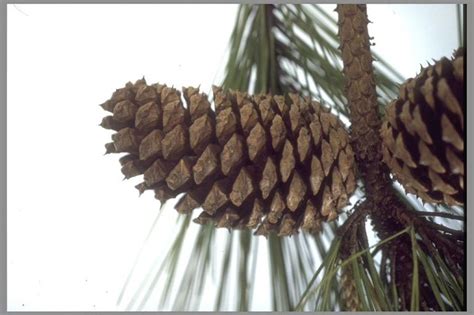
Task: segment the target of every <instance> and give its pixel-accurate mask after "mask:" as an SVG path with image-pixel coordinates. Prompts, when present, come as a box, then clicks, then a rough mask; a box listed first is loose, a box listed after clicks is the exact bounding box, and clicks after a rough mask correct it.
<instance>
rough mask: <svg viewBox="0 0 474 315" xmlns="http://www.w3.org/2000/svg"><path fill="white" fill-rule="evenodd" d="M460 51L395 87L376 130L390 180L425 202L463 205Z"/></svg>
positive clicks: (462, 58) (461, 71) (463, 106)
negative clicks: (393, 97)
mask: <svg viewBox="0 0 474 315" xmlns="http://www.w3.org/2000/svg"><path fill="white" fill-rule="evenodd" d="M465 111H466V100H465V88H464V52H463V50H462V49H459V50H458V51H457V52H456V53H455V54H454V58H453V59H452V60H449V59H447V58H442V59H441V60H439V61H437V62H436V63H435V64H434V65H431V66H428V67H427V68H425V69H422V70H421V72H420V74H419V75H418V76H416V77H415V78H414V79H409V80H407V81H406V82H405V83H404V84H403V85H402V86H401V87H400V96H399V98H398V99H396V100H394V101H392V103H390V105H389V106H388V109H387V113H386V119H385V122H384V123H383V125H382V128H381V135H382V138H383V158H384V161H385V163H386V164H387V165H388V166H389V168H390V169H391V171H392V173H393V174H394V175H395V178H396V179H397V180H398V181H399V182H400V183H401V184H402V185H403V186H404V187H405V189H406V190H407V192H410V193H413V194H415V195H417V196H418V197H420V198H421V199H423V200H424V201H425V202H429V203H441V202H443V203H445V204H447V205H463V204H464V112H465Z"/></svg>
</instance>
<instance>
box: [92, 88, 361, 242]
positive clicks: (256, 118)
mask: <svg viewBox="0 0 474 315" xmlns="http://www.w3.org/2000/svg"><path fill="white" fill-rule="evenodd" d="M213 94H214V104H215V111H214V110H212V109H211V104H210V103H209V101H208V98H207V96H206V95H205V94H202V93H199V90H198V89H195V88H183V96H184V99H185V101H186V104H187V106H186V107H184V106H183V103H182V100H181V93H180V92H179V91H177V90H176V89H174V88H170V87H167V86H165V85H160V84H153V85H147V84H146V82H145V80H144V79H142V80H139V81H137V82H136V83H135V84H132V83H127V85H126V86H125V87H124V88H121V89H118V90H117V91H116V92H115V93H114V94H113V95H112V98H111V99H110V100H108V101H106V102H105V103H104V104H102V105H101V106H102V107H103V108H104V109H105V110H107V111H110V112H112V113H113V115H112V116H107V117H105V118H104V119H103V121H102V123H101V126H102V127H104V128H107V129H113V130H116V131H117V133H115V134H114V135H112V140H113V142H112V143H108V144H106V149H107V153H113V152H114V153H118V152H126V153H127V154H126V155H125V156H123V157H122V158H121V159H120V162H121V164H122V172H123V174H124V175H125V177H126V178H130V177H133V176H136V175H140V174H143V175H144V182H143V183H141V184H139V185H138V186H137V188H138V189H139V190H140V192H143V191H145V190H147V189H152V190H154V191H155V197H156V198H157V199H159V200H160V201H161V202H164V201H166V200H168V199H170V198H173V197H175V196H177V195H178V194H180V193H183V192H184V193H185V194H184V195H183V196H182V197H181V199H180V200H179V202H178V203H177V205H176V209H177V211H178V212H180V213H190V212H191V211H192V210H193V209H195V208H198V207H202V208H203V209H204V211H203V212H202V213H201V214H200V215H199V216H198V217H197V218H196V219H195V222H197V223H201V224H204V223H209V222H212V223H214V224H215V225H216V226H218V227H227V228H257V231H256V234H259V235H267V234H268V232H270V231H276V232H278V234H279V235H291V234H294V233H296V232H297V230H298V229H299V228H300V227H302V228H303V229H305V230H307V231H310V232H312V233H314V232H316V231H320V229H321V222H322V221H325V220H333V219H335V218H336V217H337V215H338V211H339V210H340V209H341V208H342V207H344V206H345V205H346V204H347V202H348V198H349V196H350V195H351V193H352V192H353V191H354V190H355V187H356V180H355V174H354V168H355V167H354V155H353V151H352V149H351V147H350V145H349V141H348V134H347V132H346V130H345V129H344V127H343V125H342V123H341V122H340V121H339V120H338V119H337V117H336V116H334V115H333V114H331V113H330V112H329V110H328V109H326V108H324V107H322V106H321V105H320V104H319V103H318V102H315V101H311V100H309V99H307V98H305V99H301V98H300V97H299V96H297V95H296V94H289V95H288V96H287V97H286V98H285V97H284V96H271V95H258V96H249V95H247V94H245V93H241V92H233V91H231V92H225V91H223V90H222V89H220V88H217V87H214V88H213Z"/></svg>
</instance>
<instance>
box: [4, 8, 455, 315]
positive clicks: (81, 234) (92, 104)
mask: <svg viewBox="0 0 474 315" xmlns="http://www.w3.org/2000/svg"><path fill="white" fill-rule="evenodd" d="M326 7H328V9H331V10H332V9H333V6H328V5H326ZM236 9H237V5H188V4H186V5H184V4H180V5H19V4H17V5H15V6H14V5H11V4H10V5H8V48H7V49H8V73H7V78H8V88H7V92H8V95H7V102H8V107H7V111H8V116H7V124H8V126H7V128H8V130H7V132H8V136H7V159H8V160H7V161H8V167H7V172H8V181H7V184H8V185H7V187H8V191H7V193H8V203H7V207H8V310H9V311H16V310H28V311H35V310H43V311H47V310H49V311H52V310H65V311H66V310H70V311H79V310H117V309H121V308H117V306H116V301H117V297H118V294H119V292H120V289H121V287H122V285H123V283H124V281H125V278H126V277H127V275H128V273H129V271H130V269H131V267H132V265H133V262H134V260H135V257H136V255H137V253H138V252H139V250H140V248H141V246H142V244H143V241H144V239H145V238H146V236H147V233H148V230H149V228H150V226H151V224H152V222H153V220H154V219H155V217H156V215H157V213H158V208H159V203H158V202H157V201H156V200H155V199H154V198H153V195H152V194H151V193H146V194H145V195H143V196H142V197H141V198H138V192H137V191H136V189H135V188H134V187H133V186H134V185H135V184H137V183H138V182H139V181H140V180H139V179H138V178H135V179H134V180H130V181H122V178H123V176H122V174H121V173H120V165H119V163H118V157H117V156H116V155H109V156H103V153H104V151H105V149H104V144H105V143H106V142H110V135H111V132H108V131H106V130H104V129H102V128H100V127H98V124H99V122H100V121H101V119H102V117H103V116H105V115H106V114H107V113H106V112H105V111H103V110H102V109H101V108H100V107H99V106H98V104H99V103H101V102H103V101H105V100H106V99H107V98H109V97H110V95H111V93H112V92H113V91H114V90H115V89H116V88H118V87H121V86H123V85H124V84H125V83H126V82H127V81H129V80H132V81H134V80H136V79H139V78H141V77H142V76H145V78H146V79H147V81H148V82H150V83H155V82H160V83H166V84H168V85H174V86H176V87H178V88H180V87H181V86H183V85H184V86H189V85H193V86H197V85H199V84H200V85H201V90H202V91H204V92H206V93H208V92H209V91H210V87H211V84H212V83H219V81H220V78H222V76H221V74H222V72H223V70H224V69H223V68H224V66H225V53H226V48H227V43H228V39H229V36H230V33H231V30H232V27H233V24H234V20H235V13H236ZM331 14H335V13H334V12H331ZM368 14H369V19H370V20H371V21H372V22H373V24H370V29H369V31H370V35H371V36H373V37H374V42H375V43H376V46H374V47H373V50H374V51H376V52H378V53H380V55H382V56H383V57H384V59H385V60H387V61H389V62H390V63H391V64H392V66H394V67H395V68H396V69H397V70H398V71H399V72H400V73H401V74H402V75H404V76H406V77H410V76H414V75H415V74H416V73H417V72H418V71H419V65H420V64H423V65H426V61H429V60H431V58H435V59H437V58H440V57H442V56H449V55H451V53H452V51H453V50H454V49H455V48H457V47H458V36H457V24H456V9H455V5H369V6H368ZM176 217H177V215H176V213H175V211H174V210H173V209H165V210H164V212H163V214H162V218H161V219H160V223H159V225H158V227H157V229H156V231H155V233H153V235H152V239H153V240H154V241H153V242H152V241H151V240H150V244H153V248H147V249H146V250H145V251H144V255H143V256H142V258H141V260H140V261H141V262H142V263H141V265H140V264H139V268H138V269H139V271H138V272H139V273H140V272H141V274H142V275H145V274H146V272H147V271H148V270H149V268H150V266H151V264H152V262H153V261H154V259H155V258H156V257H159V256H160V254H162V255H163V254H164V252H163V248H164V247H163V248H161V247H160V244H169V243H170V241H171V240H172V238H173V235H174V233H176V225H175V221H176ZM194 231H195V228H194ZM223 232H224V233H227V232H226V231H223ZM262 243H263V239H262V241H261V244H262ZM140 266H141V267H140ZM263 270H265V266H263ZM261 277H263V278H268V275H261ZM135 278H136V279H141V278H140V277H139V276H137V277H135ZM264 280H265V279H264ZM137 281H138V280H137ZM263 283H265V282H264V281H263ZM132 285H133V284H131V286H132ZM134 285H135V286H136V285H137V283H135V284H134ZM265 288H268V286H263V287H262V288H260V289H259V288H257V292H265V291H261V290H265ZM259 290H260V291H259ZM132 293H133V292H131V293H129V297H130V296H131V294H132ZM264 295H265V294H264V293H262V298H261V299H259V301H256V303H254V308H255V309H258V310H265V309H267V307H268V303H269V300H268V298H267V297H266V296H264ZM205 299H206V300H208V301H211V300H212V297H210V296H206V297H205ZM207 305H209V304H207ZM121 307H122V306H121Z"/></svg>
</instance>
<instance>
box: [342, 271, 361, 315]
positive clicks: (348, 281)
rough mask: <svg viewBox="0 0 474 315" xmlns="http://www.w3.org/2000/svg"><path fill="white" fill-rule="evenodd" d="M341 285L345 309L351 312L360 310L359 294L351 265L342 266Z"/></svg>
mask: <svg viewBox="0 0 474 315" xmlns="http://www.w3.org/2000/svg"><path fill="white" fill-rule="evenodd" d="M340 285H341V295H342V301H343V303H344V307H345V310H346V311H350V312H357V311H358V310H360V300H359V294H358V293H357V287H356V283H355V280H354V274H353V272H352V267H351V265H347V266H344V267H342V271H341V282H340Z"/></svg>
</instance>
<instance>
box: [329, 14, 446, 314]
mask: <svg viewBox="0 0 474 315" xmlns="http://www.w3.org/2000/svg"><path fill="white" fill-rule="evenodd" d="M336 11H337V12H338V14H339V36H340V41H341V45H340V48H341V51H342V58H343V64H344V70H343V71H344V75H345V78H346V85H345V94H346V97H347V99H348V104H349V109H350V118H351V123H352V126H351V142H352V147H353V148H354V151H355V158H356V161H357V165H358V170H359V174H360V178H361V179H362V181H363V183H364V187H365V192H366V198H367V199H366V201H365V202H364V203H363V204H361V206H359V207H357V208H356V211H355V212H354V214H353V215H352V216H351V217H349V220H348V221H347V224H345V226H344V229H342V233H347V232H348V231H349V230H350V229H352V230H353V229H356V228H357V225H358V224H354V223H356V222H360V221H359V220H360V219H362V218H364V217H365V215H366V214H370V215H371V217H372V219H373V224H374V228H375V231H376V232H377V233H378V235H379V237H380V238H381V239H385V238H387V237H389V236H391V235H393V234H394V233H396V232H398V231H400V230H402V229H403V228H404V227H405V226H407V225H410V224H413V223H420V222H421V220H419V219H416V218H415V216H414V215H413V211H411V209H408V208H407V207H406V205H405V204H403V203H402V202H401V201H400V199H399V198H398V196H397V195H396V194H395V192H394V190H393V187H392V182H391V179H390V177H389V171H388V169H387V167H386V166H385V165H384V164H383V162H382V150H381V148H382V146H381V144H382V142H381V138H380V136H379V129H380V126H381V119H380V116H379V111H378V104H377V96H376V90H375V80H374V73H373V68H372V54H371V52H370V41H369V35H368V29H367V24H368V22H369V21H368V18H367V11H366V5H338V6H337V9H336ZM322 127H323V130H324V124H323V125H322ZM341 170H342V169H341ZM352 217H355V219H353V218H352ZM415 221H416V222H415ZM348 226H349V227H348ZM435 232H436V233H435V234H437V231H435ZM347 234H348V235H347V236H348V237H350V235H351V234H352V233H347ZM388 250H389V253H390V254H389V255H390V257H392V258H391V263H392V264H393V266H394V267H395V270H394V272H395V279H396V281H397V286H398V288H399V292H400V295H401V299H402V303H401V304H402V308H404V307H406V305H409V300H410V296H411V281H412V279H411V277H412V276H411V275H412V257H411V241H410V238H409V237H407V236H406V235H402V237H400V238H397V239H395V240H394V241H392V242H391V243H390V248H389V249H388ZM345 251H346V253H347V251H349V252H350V248H346V249H345ZM425 284H427V283H426V275H425V274H424V272H423V270H420V290H421V291H420V293H421V305H422V306H426V307H428V308H430V309H437V308H439V306H438V305H437V303H436V301H435V300H434V296H433V294H432V292H431V289H430V287H429V285H426V286H425ZM403 301H405V302H404V303H403ZM404 305H405V306H404Z"/></svg>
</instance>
